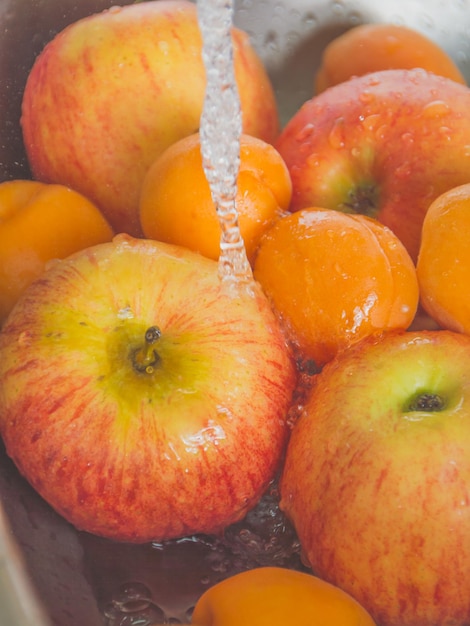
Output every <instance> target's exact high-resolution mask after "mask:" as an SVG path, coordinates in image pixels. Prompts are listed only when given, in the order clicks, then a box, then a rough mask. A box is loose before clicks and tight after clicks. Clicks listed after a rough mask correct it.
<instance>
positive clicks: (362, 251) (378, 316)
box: [254, 208, 419, 366]
mask: <svg viewBox="0 0 470 626" xmlns="http://www.w3.org/2000/svg"><path fill="white" fill-rule="evenodd" d="M254 275H255V278H256V280H258V282H259V283H260V284H261V286H262V287H263V289H264V291H265V293H266V294H267V295H268V297H269V298H270V299H271V301H272V303H273V305H274V308H275V309H276V310H277V311H278V313H279V314H280V316H281V318H282V320H283V323H284V325H285V327H286V330H287V333H288V334H289V337H290V339H291V340H292V342H293V344H294V345H295V346H296V347H297V348H298V350H299V352H300V353H301V355H303V356H304V357H307V358H310V359H313V360H314V361H315V363H316V364H317V365H318V366H322V365H324V364H325V363H326V362H328V361H329V360H331V359H332V358H333V356H334V355H335V354H336V353H337V352H338V351H341V350H344V349H346V348H347V347H348V346H350V345H352V344H353V343H355V342H356V341H358V340H359V339H362V338H363V337H365V336H366V335H369V334H371V333H373V332H376V331H378V330H382V329H386V328H407V327H408V326H409V325H410V324H411V322H412V320H413V318H414V315H415V312H416V308H417V305H418V298H419V296H418V281H417V278H416V271H415V267H414V265H413V262H412V260H411V258H410V256H409V254H408V253H407V251H406V250H405V248H404V246H403V245H402V244H401V242H400V241H399V240H398V239H397V237H396V236H395V235H394V234H393V233H392V231H390V230H389V229H388V228H386V227H385V226H383V224H381V223H379V222H377V221H376V220H372V219H370V218H368V217H365V216H363V215H347V214H345V213H341V212H340V211H332V210H324V209H315V208H310V209H303V210H301V211H297V212H296V213H291V214H289V215H288V216H287V217H284V218H282V219H280V220H278V221H277V222H276V223H275V224H274V226H273V227H272V228H271V229H270V230H269V231H268V232H267V233H266V235H265V236H264V237H263V239H262V240H261V244H260V247H259V252H258V255H257V257H256V261H255V266H254Z"/></svg>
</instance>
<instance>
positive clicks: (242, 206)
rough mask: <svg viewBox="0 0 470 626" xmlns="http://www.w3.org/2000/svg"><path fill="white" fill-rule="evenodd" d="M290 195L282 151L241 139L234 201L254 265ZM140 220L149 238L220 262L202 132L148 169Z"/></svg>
mask: <svg viewBox="0 0 470 626" xmlns="http://www.w3.org/2000/svg"><path fill="white" fill-rule="evenodd" d="M291 193H292V184H291V181H290V176H289V172H288V171H287V167H286V165H285V163H284V161H283V160H282V159H281V157H280V156H279V154H278V152H277V151H276V150H275V149H274V148H273V147H272V146H271V145H270V144H268V143H266V142H265V141H262V140H261V139H257V138H255V137H251V136H249V135H242V137H241V141H240V170H239V175H238V180H237V198H236V201H237V211H238V217H239V225H240V233H241V235H242V237H243V241H244V243H245V248H246V252H247V256H248V259H249V260H250V261H253V258H254V254H255V251H256V248H257V246H258V243H259V239H260V237H261V235H262V234H263V233H264V232H265V231H266V230H267V228H268V227H269V226H271V225H272V224H273V223H274V222H275V220H276V219H278V218H279V217H280V216H281V215H282V214H283V213H285V212H286V211H287V209H288V207H289V203H290V199H291ZM140 218H141V223H142V230H143V232H144V234H145V236H146V237H150V238H152V239H157V240H158V241H165V242H167V243H173V244H177V245H181V246H185V247H186V248H189V249H190V250H194V251H195V252H200V253H201V254H204V255H205V256H207V257H209V258H211V259H215V260H217V259H218V258H219V253H220V232H221V231H220V224H219V219H218V217H217V212H216V209H215V205H214V203H213V201H212V196H211V192H210V188H209V183H208V182H207V179H206V177H205V174H204V169H203V166H202V156H201V145H200V140H199V134H195V135H190V136H189V137H185V138H183V139H181V140H180V141H178V142H176V143H175V144H173V145H172V146H170V147H169V148H168V149H167V150H165V152H164V153H163V154H162V155H161V156H160V157H159V158H158V159H157V160H156V161H155V163H154V164H153V165H151V166H150V168H149V170H148V172H147V174H146V176H145V179H144V182H143V185H142V190H141V196H140Z"/></svg>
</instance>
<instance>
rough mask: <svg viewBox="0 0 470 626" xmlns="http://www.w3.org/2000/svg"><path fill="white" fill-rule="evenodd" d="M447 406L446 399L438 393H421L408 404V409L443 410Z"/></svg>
mask: <svg viewBox="0 0 470 626" xmlns="http://www.w3.org/2000/svg"><path fill="white" fill-rule="evenodd" d="M445 406H446V403H445V400H444V398H443V397H442V396H440V395H439V394H437V393H420V394H418V395H417V396H415V397H414V398H413V399H412V401H411V402H410V404H409V406H408V411H426V412H430V413H433V412H437V411H442V410H443V409H444V408H445Z"/></svg>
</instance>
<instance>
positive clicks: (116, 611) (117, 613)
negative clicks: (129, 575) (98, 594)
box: [103, 582, 168, 626]
mask: <svg viewBox="0 0 470 626" xmlns="http://www.w3.org/2000/svg"><path fill="white" fill-rule="evenodd" d="M103 615H104V617H105V618H106V619H107V622H106V623H107V626H152V624H156V623H163V622H164V623H168V621H167V616H166V615H165V612H164V611H163V610H162V609H161V608H160V607H159V606H158V605H157V604H155V602H153V600H152V593H151V591H150V589H149V588H148V587H147V586H146V585H144V584H143V583H140V582H129V583H126V584H124V585H121V586H120V587H119V589H118V590H117V591H116V592H115V593H114V595H113V597H112V599H111V602H109V603H108V604H107V605H106V606H105V607H104V608H103Z"/></svg>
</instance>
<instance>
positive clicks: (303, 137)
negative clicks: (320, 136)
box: [295, 122, 315, 143]
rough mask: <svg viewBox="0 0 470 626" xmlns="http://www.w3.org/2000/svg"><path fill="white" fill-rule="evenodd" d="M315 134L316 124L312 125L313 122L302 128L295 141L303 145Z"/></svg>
mask: <svg viewBox="0 0 470 626" xmlns="http://www.w3.org/2000/svg"><path fill="white" fill-rule="evenodd" d="M314 132H315V125H314V124H312V123H311V122H310V123H308V124H305V126H304V127H303V128H301V129H300V130H299V132H298V133H297V134H296V136H295V141H298V142H299V143H303V142H304V141H307V140H309V139H310V138H311V137H312V135H313V133H314Z"/></svg>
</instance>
